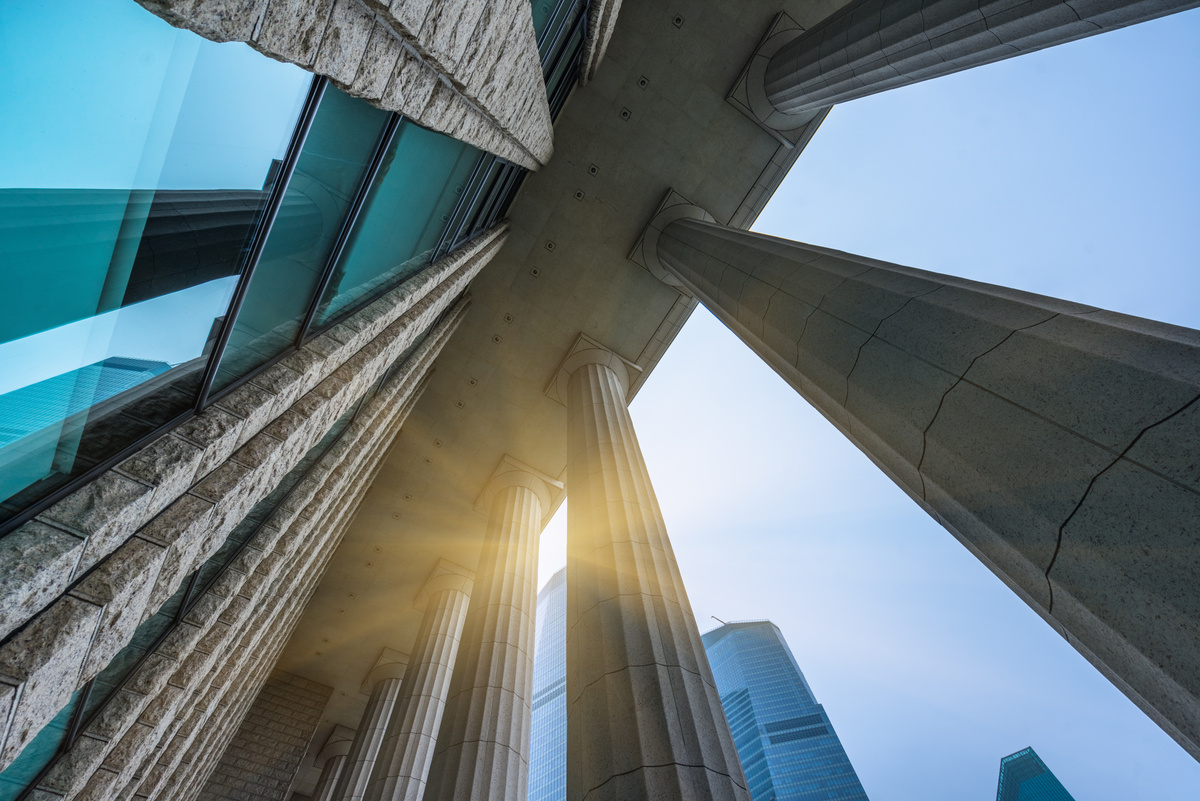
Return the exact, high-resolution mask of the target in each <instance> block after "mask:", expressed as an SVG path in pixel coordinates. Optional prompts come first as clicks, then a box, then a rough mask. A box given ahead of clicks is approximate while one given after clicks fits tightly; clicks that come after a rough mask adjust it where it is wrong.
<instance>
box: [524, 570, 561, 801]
mask: <svg viewBox="0 0 1200 801" xmlns="http://www.w3.org/2000/svg"><path fill="white" fill-rule="evenodd" d="M566 572H567V571H566V569H565V568H564V569H562V570H560V571H558V572H557V573H555V574H554V575H553V576H551V578H550V580H549V581H548V582H546V586H545V587H543V588H542V590H541V592H539V593H538V599H537V623H536V624H535V625H536V628H535V633H534V646H533V718H532V720H531V723H530V728H529V731H530V741H531V742H530V748H529V801H563V799H565V798H566V797H567V585H566Z"/></svg>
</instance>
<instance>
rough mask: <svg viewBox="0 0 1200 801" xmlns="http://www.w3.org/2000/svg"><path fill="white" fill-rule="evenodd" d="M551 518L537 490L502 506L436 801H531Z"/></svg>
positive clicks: (433, 793) (486, 556) (493, 527)
mask: <svg viewBox="0 0 1200 801" xmlns="http://www.w3.org/2000/svg"><path fill="white" fill-rule="evenodd" d="M541 515H542V505H541V500H540V499H539V498H538V496H537V494H536V493H535V492H534V491H533V490H531V489H528V488H527V487H518V486H514V487H507V488H505V489H503V490H501V491H500V492H499V493H498V494H497V495H496V497H495V499H494V500H493V502H492V509H491V514H490V516H489V519H488V532H487V537H486V539H485V541H484V546H483V553H482V555H481V557H480V561H479V569H478V570H477V571H476V579H475V589H474V590H473V591H472V601H471V608H470V610H469V611H468V612H467V621H466V625H465V626H464V628H463V646H462V653H461V656H460V658H459V661H458V665H457V667H456V670H455V672H454V680H453V683H452V685H451V688H450V696H449V699H448V700H447V713H446V718H445V721H444V723H443V725H442V731H441V733H440V734H439V736H438V744H437V751H436V754H435V756H434V761H433V767H432V769H431V770H430V773H429V789H428V791H427V793H426V796H425V797H426V799H427V801H467V800H468V799H470V801H488V800H489V799H492V800H494V801H525V796H526V789H527V786H528V777H529V719H530V715H531V706H530V703H531V701H530V695H531V692H532V687H533V624H534V611H535V608H536V603H537V588H536V587H535V586H534V585H535V583H536V575H537V538H538V533H539V532H540V530H541Z"/></svg>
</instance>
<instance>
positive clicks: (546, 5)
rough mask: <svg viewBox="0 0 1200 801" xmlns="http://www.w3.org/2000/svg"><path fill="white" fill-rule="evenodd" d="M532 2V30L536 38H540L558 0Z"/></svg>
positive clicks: (535, 0)
mask: <svg viewBox="0 0 1200 801" xmlns="http://www.w3.org/2000/svg"><path fill="white" fill-rule="evenodd" d="M532 2H533V32H534V35H535V36H537V38H538V39H541V38H542V33H543V32H544V31H545V30H546V25H547V24H549V22H550V17H551V16H553V14H554V7H555V5H557V4H558V2H559V0H532Z"/></svg>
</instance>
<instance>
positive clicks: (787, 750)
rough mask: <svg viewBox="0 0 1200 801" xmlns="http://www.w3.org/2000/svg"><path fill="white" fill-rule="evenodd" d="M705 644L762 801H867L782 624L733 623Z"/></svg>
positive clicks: (749, 780)
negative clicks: (787, 640) (801, 669)
mask: <svg viewBox="0 0 1200 801" xmlns="http://www.w3.org/2000/svg"><path fill="white" fill-rule="evenodd" d="M702 639H703V641H704V649H705V651H706V652H707V653H708V661H709V663H710V664H711V665H712V671H713V677H714V678H715V679H716V682H717V689H718V690H719V691H720V693H721V705H722V706H723V707H724V708H725V717H726V718H728V720H729V728H730V729H731V730H732V732H733V741H734V744H735V745H736V746H737V750H738V756H740V757H741V760H742V769H743V770H744V771H745V773H746V782H747V784H748V786H749V789H750V795H751V796H752V797H753V798H754V801H785V800H786V801H866V798H867V794H866V793H865V792H864V791H863V788H862V784H861V783H859V780H858V775H857V774H856V773H855V772H854V767H853V766H852V765H851V764H850V760H849V758H848V757H847V756H846V751H845V750H844V749H843V748H842V743H841V741H840V740H838V737H837V734H836V733H835V732H834V730H833V724H832V723H830V722H829V716H828V715H826V714H825V709H824V708H823V707H822V706H821V705H820V704H818V703H817V701H816V698H814V697H813V692H812V689H811V688H810V687H809V686H808V682H807V681H805V679H804V674H803V673H801V672H800V666H799V665H797V664H796V659H795V657H793V656H792V652H791V650H790V649H789V648H788V646H787V642H786V641H785V640H784V638H783V634H782V633H780V631H779V628H778V627H777V626H776V625H775V624H774V623H771V622H770V621H766V620H762V621H752V622H743V623H727V624H725V625H723V626H721V627H720V628H717V629H713V630H712V631H710V632H708V633H707V634H705V635H703V637H702Z"/></svg>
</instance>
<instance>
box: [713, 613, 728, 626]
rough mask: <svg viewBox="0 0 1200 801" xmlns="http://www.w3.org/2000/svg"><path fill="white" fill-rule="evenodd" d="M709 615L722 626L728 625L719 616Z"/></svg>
mask: <svg viewBox="0 0 1200 801" xmlns="http://www.w3.org/2000/svg"><path fill="white" fill-rule="evenodd" d="M709 617H711V618H712V619H713V620H715V621H717V622H718V623H720V624H721V625H722V626H728V625H729V624H728V623H726V622H725V621H724V620H721V618H719V617H717V616H716V615H709Z"/></svg>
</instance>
